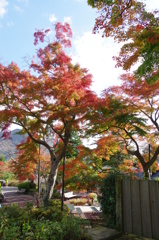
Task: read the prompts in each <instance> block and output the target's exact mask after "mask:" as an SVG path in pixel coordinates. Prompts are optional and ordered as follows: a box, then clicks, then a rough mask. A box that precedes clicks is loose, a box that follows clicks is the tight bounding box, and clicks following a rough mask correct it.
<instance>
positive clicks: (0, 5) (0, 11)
mask: <svg viewBox="0 0 159 240" xmlns="http://www.w3.org/2000/svg"><path fill="white" fill-rule="evenodd" d="M7 5H8V2H7V1H6V0H0V17H3V16H4V14H5V13H6V6H7Z"/></svg>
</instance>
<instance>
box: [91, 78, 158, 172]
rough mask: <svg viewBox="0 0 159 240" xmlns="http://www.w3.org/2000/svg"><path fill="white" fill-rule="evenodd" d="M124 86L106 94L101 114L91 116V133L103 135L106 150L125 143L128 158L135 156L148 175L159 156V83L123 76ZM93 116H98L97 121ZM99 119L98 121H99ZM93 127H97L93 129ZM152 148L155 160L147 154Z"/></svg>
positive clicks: (111, 89) (102, 140)
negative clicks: (149, 82) (149, 83)
mask: <svg viewBox="0 0 159 240" xmlns="http://www.w3.org/2000/svg"><path fill="white" fill-rule="evenodd" d="M122 80H123V84H122V85H121V86H118V87H110V88H108V89H106V90H105V91H104V93H103V98H102V99H101V102H100V104H99V107H98V110H97V109H95V110H94V112H92V113H91V116H90V126H89V127H88V129H89V130H88V132H90V133H92V132H93V133H94V134H97V133H98V134H100V138H101V140H100V141H101V143H102V146H103V147H102V148H100V151H101V152H103V154H104V152H105V148H104V146H105V147H106V148H107V145H111V143H110V142H112V144H114V145H115V144H116V143H118V144H119V143H122V145H123V144H124V145H125V149H126V150H127V152H128V154H130V155H132V156H135V157H136V158H137V159H138V160H139V162H140V163H141V165H142V168H143V171H144V172H145V175H146V176H148V169H149V168H150V167H151V166H152V165H153V164H154V163H155V161H156V160H157V156H158V155H159V145H158V140H159V139H158V133H159V82H158V81H157V82H156V83H154V84H151V85H148V84H147V83H146V82H145V81H144V80H143V81H141V82H139V83H138V82H137V81H136V79H135V78H134V76H133V75H128V74H126V75H123V76H122ZM92 115H94V118H93V121H92V120H91V119H92ZM95 119H96V120H95ZM92 125H93V127H92ZM149 144H151V146H152V149H151V156H150V159H149V158H148V154H147V155H146V154H145V152H144V151H145V146H147V152H148V145H149Z"/></svg>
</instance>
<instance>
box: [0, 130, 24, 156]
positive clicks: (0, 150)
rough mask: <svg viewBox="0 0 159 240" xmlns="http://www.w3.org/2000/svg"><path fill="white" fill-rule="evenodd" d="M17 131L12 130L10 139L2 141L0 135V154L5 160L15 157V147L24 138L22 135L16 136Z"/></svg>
mask: <svg viewBox="0 0 159 240" xmlns="http://www.w3.org/2000/svg"><path fill="white" fill-rule="evenodd" d="M18 132H19V129H14V130H13V131H11V135H10V137H11V139H6V140H3V139H2V138H1V136H2V134H1V133H0V154H3V155H4V156H5V160H9V159H10V156H12V157H13V158H14V157H15V151H16V145H17V144H20V143H21V141H22V140H23V139H24V138H25V136H23V135H19V134H18Z"/></svg>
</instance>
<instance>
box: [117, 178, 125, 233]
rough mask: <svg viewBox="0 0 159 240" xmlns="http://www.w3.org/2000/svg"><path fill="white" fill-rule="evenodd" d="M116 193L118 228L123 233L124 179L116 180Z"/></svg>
mask: <svg viewBox="0 0 159 240" xmlns="http://www.w3.org/2000/svg"><path fill="white" fill-rule="evenodd" d="M115 192H116V226H117V229H118V230H119V231H121V232H122V231H123V218H122V211H123V209H122V177H121V176H117V177H116V178H115Z"/></svg>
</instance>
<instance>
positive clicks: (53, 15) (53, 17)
mask: <svg viewBox="0 0 159 240" xmlns="http://www.w3.org/2000/svg"><path fill="white" fill-rule="evenodd" d="M49 20H50V22H51V23H54V22H56V21H57V18H56V17H55V14H54V13H53V14H51V15H50V17H49Z"/></svg>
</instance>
